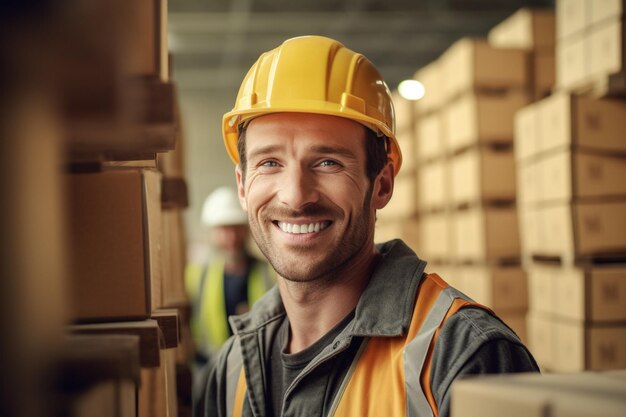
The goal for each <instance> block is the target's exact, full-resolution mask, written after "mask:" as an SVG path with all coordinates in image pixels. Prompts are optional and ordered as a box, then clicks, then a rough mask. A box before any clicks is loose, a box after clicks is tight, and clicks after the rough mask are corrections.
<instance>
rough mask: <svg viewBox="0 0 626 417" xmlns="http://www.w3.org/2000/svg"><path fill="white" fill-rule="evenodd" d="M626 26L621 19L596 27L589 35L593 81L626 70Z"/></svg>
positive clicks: (590, 65) (617, 18)
mask: <svg viewBox="0 0 626 417" xmlns="http://www.w3.org/2000/svg"><path fill="white" fill-rule="evenodd" d="M625 37H626V34H625V33H624V24H623V21H622V18H621V17H616V18H613V19H611V20H609V21H607V22H605V23H603V24H602V25H599V26H597V27H594V28H593V29H592V30H591V31H590V32H589V34H588V35H587V42H588V43H589V46H588V47H587V51H588V52H589V58H588V59H589V72H590V76H591V78H593V79H600V80H602V79H603V78H605V77H608V76H609V75H610V74H616V73H621V72H624V70H625V69H626V57H625V56H624V47H625Z"/></svg>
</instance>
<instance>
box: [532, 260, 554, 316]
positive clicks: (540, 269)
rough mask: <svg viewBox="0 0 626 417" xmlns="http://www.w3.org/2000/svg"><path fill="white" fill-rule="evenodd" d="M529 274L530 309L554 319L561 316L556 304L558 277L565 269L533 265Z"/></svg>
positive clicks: (547, 265) (548, 265) (546, 265)
mask: <svg viewBox="0 0 626 417" xmlns="http://www.w3.org/2000/svg"><path fill="white" fill-rule="evenodd" d="M525 270H526V273H527V274H528V307H529V309H530V310H531V311H533V312H534V313H539V314H541V315H544V316H549V317H553V316H555V315H558V314H559V311H558V309H557V303H556V297H557V295H556V291H557V281H558V278H557V276H558V275H559V274H561V273H562V271H563V267H561V266H560V265H550V264H537V263H534V264H531V265H528V266H527V267H526V268H525Z"/></svg>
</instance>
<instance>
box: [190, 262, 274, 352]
mask: <svg viewBox="0 0 626 417" xmlns="http://www.w3.org/2000/svg"><path fill="white" fill-rule="evenodd" d="M205 279H206V281H207V282H206V284H207V285H205V286H204V289H203V290H202V291H203V292H204V294H202V295H203V297H202V299H201V306H200V316H201V320H200V323H204V325H205V326H206V330H207V332H208V342H209V344H210V345H211V346H214V347H219V346H221V345H222V344H223V343H224V342H225V341H226V339H228V336H229V331H228V319H227V317H226V301H225V300H224V261H216V262H213V263H211V264H210V265H209V268H208V269H207V272H206V277H205ZM266 281H267V280H266V279H265V277H264V272H263V265H262V264H259V263H255V264H253V265H252V268H251V270H250V275H249V277H248V289H247V292H248V303H249V304H250V306H252V304H254V303H255V302H256V301H257V300H258V299H259V298H261V297H262V296H263V294H264V293H265V291H266V290H267V285H266ZM200 325H202V324H200ZM205 343H206V342H205Z"/></svg>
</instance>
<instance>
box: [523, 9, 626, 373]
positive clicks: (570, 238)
mask: <svg viewBox="0 0 626 417" xmlns="http://www.w3.org/2000/svg"><path fill="white" fill-rule="evenodd" d="M622 5H623V4H622V2H621V1H614V2H613V1H573V0H563V1H559V2H557V31H556V33H557V36H556V49H557V68H556V69H557V88H556V89H555V91H554V93H553V94H552V95H551V96H549V97H547V98H545V99H543V100H541V101H539V102H537V103H535V104H532V105H531V106H528V107H526V108H524V109H523V110H521V111H520V112H519V113H518V114H517V116H516V137H515V151H516V161H517V169H518V182H519V195H518V201H519V210H520V217H521V223H522V232H523V233H522V247H523V258H524V260H525V265H526V269H527V271H528V275H529V294H530V312H529V320H528V321H529V323H528V325H529V326H528V331H529V345H530V348H531V350H532V351H533V353H534V354H535V356H536V357H537V359H538V361H539V362H540V364H541V365H542V366H543V367H544V368H545V369H547V370H553V371H580V370H584V369H615V368H622V367H625V366H626V342H625V341H626V327H625V326H624V325H623V322H624V320H626V303H625V302H624V301H625V300H626V264H624V261H626V218H625V217H624V213H626V187H625V186H624V184H623V182H622V181H621V178H622V177H623V176H624V175H625V174H626V144H625V143H624V141H623V132H624V129H625V128H626V122H625V120H626V101H624V100H623V99H620V98H619V97H610V96H611V95H614V94H621V93H623V90H622V89H621V87H620V86H619V84H616V80H618V79H620V78H621V77H622V76H623V72H624V65H623V60H622V59H621V56H622V54H623V47H624V45H623V36H622V35H621V33H622V32H621V30H622V29H621V27H622V14H621V7H622ZM599 6H601V7H599ZM581 54H582V55H581ZM617 55H619V57H620V58H619V60H615V59H614V58H616V57H617ZM607 60H609V61H610V60H612V62H613V64H612V65H610V66H607V65H604V63H606V62H607Z"/></svg>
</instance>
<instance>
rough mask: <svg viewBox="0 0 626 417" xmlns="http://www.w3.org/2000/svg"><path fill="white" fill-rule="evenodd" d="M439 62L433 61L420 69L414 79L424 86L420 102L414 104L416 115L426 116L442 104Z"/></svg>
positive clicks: (440, 66) (441, 68)
mask: <svg viewBox="0 0 626 417" xmlns="http://www.w3.org/2000/svg"><path fill="white" fill-rule="evenodd" d="M442 71H443V65H442V63H441V60H435V61H432V62H430V63H429V64H427V65H425V66H423V67H422V68H420V69H419V70H418V71H417V72H416V73H415V75H414V76H413V78H414V79H416V80H417V81H419V82H421V83H422V84H423V85H424V89H425V94H424V97H423V98H422V99H421V100H418V101H416V102H415V112H416V114H418V115H420V116H421V115H424V114H428V113H430V112H432V111H435V110H437V109H439V108H440V107H441V105H442V102H443V92H442V80H441V77H442Z"/></svg>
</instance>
